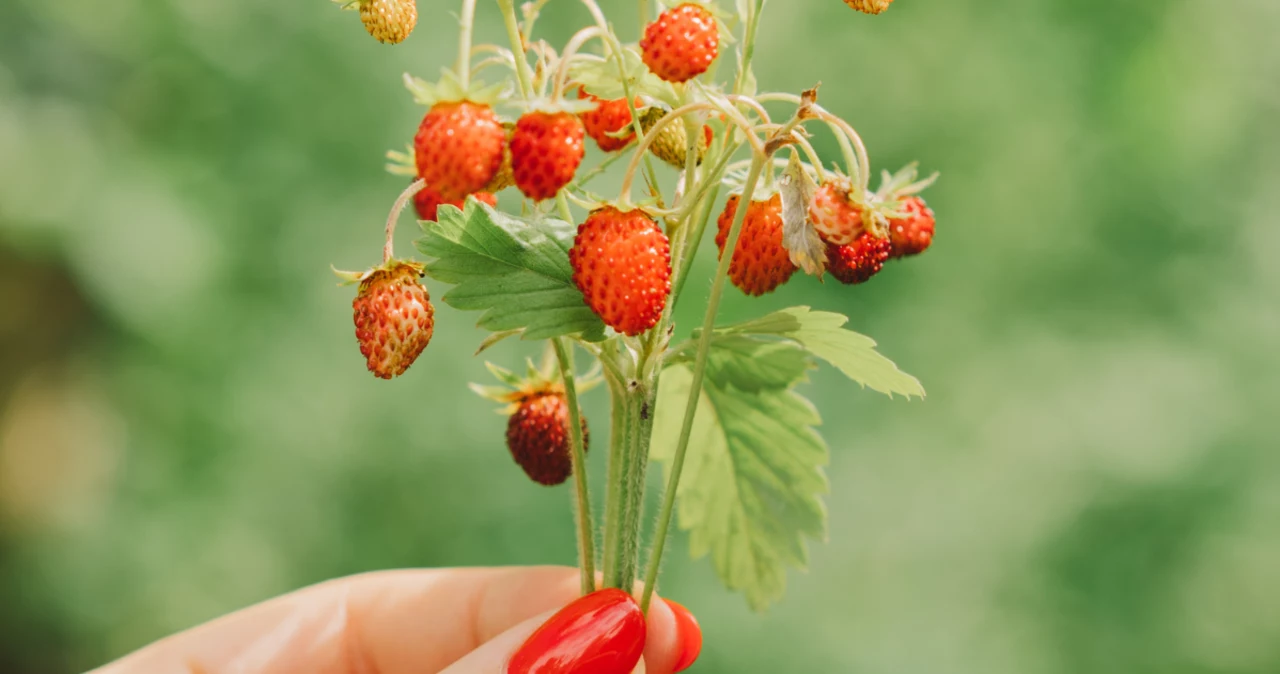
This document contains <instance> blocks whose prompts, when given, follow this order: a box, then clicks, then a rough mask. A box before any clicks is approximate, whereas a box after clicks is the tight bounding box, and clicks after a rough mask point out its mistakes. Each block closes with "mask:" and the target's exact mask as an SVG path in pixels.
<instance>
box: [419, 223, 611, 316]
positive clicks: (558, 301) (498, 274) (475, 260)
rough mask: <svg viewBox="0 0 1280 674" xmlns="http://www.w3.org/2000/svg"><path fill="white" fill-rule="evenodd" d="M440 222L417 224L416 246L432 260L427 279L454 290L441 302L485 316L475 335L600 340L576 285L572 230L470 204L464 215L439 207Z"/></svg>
mask: <svg viewBox="0 0 1280 674" xmlns="http://www.w3.org/2000/svg"><path fill="white" fill-rule="evenodd" d="M438 218H439V222H423V223H422V230H423V232H424V233H425V234H426V235H425V236H424V237H422V238H421V239H419V240H418V242H417V246H418V250H420V251H422V253H423V254H424V255H427V256H430V257H432V258H435V259H434V260H432V261H431V262H428V263H427V267H426V273H427V275H428V276H430V277H431V278H433V279H435V280H437V281H442V282H444V283H450V284H453V285H454V287H453V288H452V289H450V290H449V291H448V292H446V293H445V294H444V301H445V302H446V303H448V304H449V305H450V306H452V307H454V308H456V309H462V310H468V311H483V312H485V313H484V315H483V316H481V317H480V321H479V323H478V324H479V326H480V327H482V328H485V329H488V330H493V331H506V330H517V329H523V330H524V334H523V338H524V339H547V338H551V337H559V336H561V335H572V334H581V335H582V337H583V338H584V339H586V340H589V341H596V340H600V339H602V338H603V337H604V323H602V322H601V321H600V318H599V317H598V316H596V315H595V314H594V313H592V311H591V309H589V308H588V307H587V305H586V304H585V303H584V302H583V300H582V293H581V292H580V291H579V290H578V288H577V286H575V285H574V284H573V268H572V267H571V266H570V265H569V248H570V246H572V245H573V234H574V227H573V225H571V224H569V223H567V222H564V221H562V220H556V219H554V218H549V217H539V218H536V219H525V218H519V217H516V216H514V215H510V214H507V213H502V212H500V211H496V210H494V209H492V208H490V207H489V206H488V205H486V204H482V203H479V202H477V201H476V200H474V199H470V200H468V201H467V203H466V205H465V206H464V208H463V209H462V210H459V209H457V208H455V207H453V206H441V207H440V210H439V213H438Z"/></svg>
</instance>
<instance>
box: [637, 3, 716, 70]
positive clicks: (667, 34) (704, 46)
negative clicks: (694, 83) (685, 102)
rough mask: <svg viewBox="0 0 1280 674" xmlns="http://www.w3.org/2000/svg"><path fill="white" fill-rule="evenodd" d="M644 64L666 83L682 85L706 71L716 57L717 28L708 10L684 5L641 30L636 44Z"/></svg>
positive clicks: (689, 4) (668, 11) (674, 8)
mask: <svg viewBox="0 0 1280 674" xmlns="http://www.w3.org/2000/svg"><path fill="white" fill-rule="evenodd" d="M640 51H641V53H642V58H643V59H644V64H645V65H646V66H649V70H651V71H653V74H655V75H657V76H658V77H661V78H662V79H664V80H666V81H668V82H685V81H687V80H690V79H693V78H694V77H697V76H698V75H701V74H702V73H704V72H706V71H707V68H710V67H711V62H712V61H715V60H716V56H717V55H718V54H719V53H720V28H719V26H718V25H717V24H716V18H715V17H714V16H712V15H711V12H710V10H708V9H707V8H706V7H703V6H702V5H697V4H694V3H691V2H686V3H684V4H682V5H677V6H675V7H672V8H671V9H668V10H667V11H665V12H663V13H662V14H661V15H659V16H658V19H657V20H656V21H654V22H653V23H651V24H649V25H648V26H645V29H644V37H643V38H641V40H640Z"/></svg>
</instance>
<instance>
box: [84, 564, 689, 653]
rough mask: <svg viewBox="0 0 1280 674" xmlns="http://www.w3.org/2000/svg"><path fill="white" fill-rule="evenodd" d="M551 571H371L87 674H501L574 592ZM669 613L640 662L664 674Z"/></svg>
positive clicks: (572, 577) (574, 579)
mask: <svg viewBox="0 0 1280 674" xmlns="http://www.w3.org/2000/svg"><path fill="white" fill-rule="evenodd" d="M578 593H579V578H578V572H577V570H576V569H572V568H567V567H558V566H537V567H499V568H457V569H421V570H404V571H379V572H375V573H367V574H361V575H358V576H350V577H347V578H340V579H337V580H331V581H328V582H325V583H321V584H319V585H313V586H311V587H308V588H304V589H301V590H298V591H296V592H292V593H290V594H286V595H282V596H279V597H276V598H274V599H270V600H267V601H265V602H262V603H260V604H256V605H254V606H251V607H249V608H246V609H243V610H240V611H237V612H235V613H231V614H229V615H225V616H222V617H221V618H218V619H216V620H213V621H212V622H208V623H205V624H203V625H200V626H197V627H194V628H191V629H189V630H187V631H185V632H180V633H178V634H175V635H173V636H170V637H167V638H165V639H162V640H160V641H157V642H155V643H153V644H151V645H149V646H146V647H145V648H142V649H141V650H138V651H135V652H134V653H131V654H129V655H127V656H125V657H123V658H121V659H120V660H117V661H115V662H112V663H110V664H108V665H105V666H103V667H101V668H99V669H97V670H94V671H93V672H91V674H142V673H144V672H145V673H148V674H150V673H152V672H175V673H176V672H183V673H191V674H231V673H233V672H234V673H235V674H277V673H281V674H283V673H284V672H308V673H310V674H431V673H434V672H440V673H442V674H500V673H501V672H503V671H504V669H505V666H506V662H507V660H508V659H509V658H510V657H511V654H512V653H514V652H515V650H516V649H517V648H519V647H520V644H522V643H523V642H524V640H525V638H526V637H528V636H529V634H531V633H532V632H533V631H534V630H535V629H537V627H538V626H539V625H541V624H542V623H543V622H544V621H545V620H546V619H547V618H549V617H551V615H552V614H553V613H554V612H555V611H556V610H557V609H559V608H561V607H563V606H565V605H566V604H568V603H569V602H571V601H573V600H574V599H576V598H577V597H578ZM679 646H680V644H679V636H678V634H677V631H676V622H675V617H674V615H673V614H672V612H671V609H670V608H668V607H667V605H666V603H665V602H660V601H655V602H653V604H652V605H651V606H650V610H649V615H648V635H647V640H646V642H645V649H644V662H643V665H644V667H643V668H641V669H638V670H637V671H645V672H647V673H648V674H671V671H672V669H673V668H674V667H675V665H676V662H677V659H678V658H679V656H680V652H679Z"/></svg>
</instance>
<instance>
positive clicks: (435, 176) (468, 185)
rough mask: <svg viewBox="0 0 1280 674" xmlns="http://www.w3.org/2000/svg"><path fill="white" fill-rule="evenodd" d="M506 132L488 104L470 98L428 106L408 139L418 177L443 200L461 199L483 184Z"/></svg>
mask: <svg viewBox="0 0 1280 674" xmlns="http://www.w3.org/2000/svg"><path fill="white" fill-rule="evenodd" d="M505 142H506V131H505V130H504V129H503V128H502V122H500V121H498V115H497V114H495V113H494V112H493V108H490V107H489V106H488V105H485V104H483V103H473V102H471V101H444V102H440V103H436V104H435V105H433V106H431V110H429V111H428V112H427V114H426V116H425V117H423V118H422V124H421V125H420V126H419V127H418V134H417V136H415V137H414V139H413V150H414V158H415V161H416V163H417V165H418V177H420V178H422V179H423V180H426V181H427V184H428V185H430V186H432V187H434V188H435V189H436V191H437V192H439V193H440V196H441V198H443V199H446V200H450V201H452V200H455V199H462V198H464V197H466V196H467V195H468V194H471V193H473V192H479V191H481V190H484V188H485V187H486V186H487V185H488V184H489V182H490V181H491V180H493V177H494V175H495V174H497V172H498V168H499V167H500V166H501V165H502V150H503V146H504V144H505Z"/></svg>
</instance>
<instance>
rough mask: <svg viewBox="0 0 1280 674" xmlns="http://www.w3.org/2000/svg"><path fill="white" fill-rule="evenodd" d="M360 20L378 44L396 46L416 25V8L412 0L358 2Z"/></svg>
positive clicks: (363, 0)
mask: <svg viewBox="0 0 1280 674" xmlns="http://www.w3.org/2000/svg"><path fill="white" fill-rule="evenodd" d="M360 20H361V21H362V22H364V29H365V30H367V31H369V34H370V35H372V36H373V37H374V38H376V39H377V40H378V42H382V43H384V44H398V43H400V42H403V41H404V39H405V38H407V37H409V33H412V32H413V27H414V26H415V25H417V23H418V6H417V4H415V2H414V0H360Z"/></svg>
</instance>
